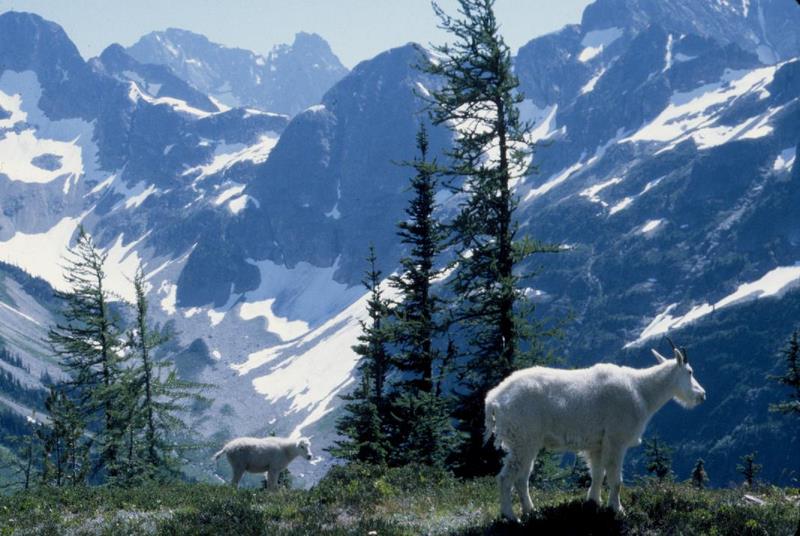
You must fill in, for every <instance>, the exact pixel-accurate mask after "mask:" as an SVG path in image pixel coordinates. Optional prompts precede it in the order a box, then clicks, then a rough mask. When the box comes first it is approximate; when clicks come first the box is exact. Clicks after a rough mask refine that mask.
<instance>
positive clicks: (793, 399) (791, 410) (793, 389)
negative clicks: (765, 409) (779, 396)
mask: <svg viewBox="0 0 800 536" xmlns="http://www.w3.org/2000/svg"><path fill="white" fill-rule="evenodd" d="M783 356H784V358H785V359H786V371H785V372H784V373H783V374H781V375H780V376H771V378H772V379H774V380H775V381H777V382H778V383H780V384H782V385H783V386H785V387H787V388H788V389H789V393H788V394H787V398H788V400H785V401H783V402H778V403H776V404H770V406H769V409H770V411H777V412H778V413H784V414H786V415H794V416H796V417H798V418H800V333H798V331H797V330H795V331H794V332H793V333H792V336H791V338H790V339H789V344H788V345H787V346H786V349H784V350H783Z"/></svg>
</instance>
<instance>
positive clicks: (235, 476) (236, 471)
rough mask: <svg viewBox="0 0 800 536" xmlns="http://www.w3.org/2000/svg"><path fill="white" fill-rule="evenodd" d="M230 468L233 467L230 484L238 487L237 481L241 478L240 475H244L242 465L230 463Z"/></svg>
mask: <svg viewBox="0 0 800 536" xmlns="http://www.w3.org/2000/svg"><path fill="white" fill-rule="evenodd" d="M231 469H233V478H232V479H231V486H233V487H234V488H238V487H239V481H240V480H241V479H242V475H244V467H240V466H239V465H233V464H231Z"/></svg>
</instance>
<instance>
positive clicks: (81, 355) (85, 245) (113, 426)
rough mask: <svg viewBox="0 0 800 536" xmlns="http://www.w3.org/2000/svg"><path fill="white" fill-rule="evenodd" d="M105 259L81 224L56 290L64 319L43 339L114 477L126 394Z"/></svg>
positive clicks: (104, 466)
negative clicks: (61, 283)
mask: <svg viewBox="0 0 800 536" xmlns="http://www.w3.org/2000/svg"><path fill="white" fill-rule="evenodd" d="M105 260H106V255H105V254H103V253H102V252H101V251H100V250H99V249H98V248H97V247H96V246H95V244H94V241H93V240H92V238H91V237H90V236H89V235H88V234H87V233H86V232H85V231H84V229H83V227H81V228H80V230H79V234H78V240H77V243H76V244H75V246H74V247H73V248H72V249H71V250H70V251H69V253H68V256H67V258H66V266H65V270H64V278H65V280H66V283H67V285H68V286H69V287H70V290H69V291H67V292H57V295H58V296H59V297H60V298H61V299H62V300H63V302H64V309H63V311H62V316H63V318H64V322H63V323H59V324H57V325H56V326H55V327H54V328H52V329H51V330H50V332H49V335H48V339H49V342H50V344H51V346H52V347H53V349H54V351H55V352H56V354H57V355H58V356H59V357H60V359H61V365H62V368H63V369H64V370H65V372H67V373H68V374H69V375H70V380H69V381H68V382H67V385H66V386H67V387H68V388H69V389H70V390H71V391H72V392H74V394H75V395H76V396H77V400H76V403H77V405H78V406H79V407H80V409H81V411H82V417H83V418H84V419H86V420H87V421H88V422H89V423H92V426H91V428H92V430H93V431H94V432H95V439H96V440H95V443H96V445H97V448H98V449H99V453H98V454H99V460H98V468H99V469H103V470H105V471H106V473H107V474H108V476H110V477H112V478H114V477H115V476H116V475H117V474H118V473H119V462H120V451H121V448H122V445H123V441H124V437H123V436H124V430H125V425H124V422H122V421H123V420H122V418H121V415H122V413H121V411H122V410H123V409H124V408H122V407H121V405H120V401H121V400H125V397H123V396H120V395H121V394H123V391H124V383H123V382H122V381H121V378H122V370H123V364H122V361H123V360H122V358H121V356H120V350H121V348H122V343H121V340H120V332H121V330H120V327H119V319H118V317H117V316H116V315H115V314H114V313H113V311H112V309H111V307H110V298H111V296H110V294H109V291H108V290H107V289H106V288H105V286H104V284H105V281H106V276H105V272H104V269H103V265H104V263H105ZM97 417H99V419H97ZM94 420H97V421H99V422H97V423H94V422H93V421H94ZM95 424H96V425H95Z"/></svg>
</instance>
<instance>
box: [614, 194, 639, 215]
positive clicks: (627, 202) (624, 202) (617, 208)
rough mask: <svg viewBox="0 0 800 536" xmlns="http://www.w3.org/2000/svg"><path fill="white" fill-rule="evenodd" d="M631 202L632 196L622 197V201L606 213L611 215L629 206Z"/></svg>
mask: <svg viewBox="0 0 800 536" xmlns="http://www.w3.org/2000/svg"><path fill="white" fill-rule="evenodd" d="M631 203H633V197H630V196H628V197H626V198H625V199H623V200H622V201H620V202H619V203H617V204H616V205H614V206H613V207H611V210H609V211H608V215H609V216H613V215H614V214H616V213H617V212H620V211H622V210H625V209H626V208H628V207H629V206H631Z"/></svg>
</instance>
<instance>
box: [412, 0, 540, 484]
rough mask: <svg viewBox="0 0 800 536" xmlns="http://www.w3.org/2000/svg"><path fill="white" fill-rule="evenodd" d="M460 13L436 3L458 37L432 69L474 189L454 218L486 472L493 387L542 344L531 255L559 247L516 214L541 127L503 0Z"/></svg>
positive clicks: (468, 397)
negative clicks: (488, 400)
mask: <svg viewBox="0 0 800 536" xmlns="http://www.w3.org/2000/svg"><path fill="white" fill-rule="evenodd" d="M458 3H459V8H460V9H459V14H460V17H451V16H450V15H448V14H446V13H445V12H444V11H443V10H442V9H441V8H440V7H439V6H438V5H437V4H435V3H434V10H435V12H436V15H437V16H438V17H439V19H440V27H441V28H443V29H444V30H446V31H447V32H448V33H450V34H451V35H452V37H453V43H452V44H447V45H443V46H439V47H436V52H437V53H438V54H437V58H436V61H431V62H427V63H426V64H425V65H424V66H423V69H424V70H425V71H426V72H428V73H430V74H432V75H435V76H437V77H438V78H440V79H441V80H442V82H443V85H442V87H441V89H439V90H436V91H433V92H432V93H431V97H430V100H431V102H430V104H431V107H430V110H431V114H432V118H433V121H434V123H435V124H444V125H447V126H448V127H449V128H451V129H453V130H454V131H455V143H454V148H453V149H452V150H451V151H450V152H449V157H450V161H451V162H452V165H451V166H450V167H449V169H448V171H447V174H448V175H450V176H451V181H450V186H451V188H453V189H454V190H455V191H457V192H459V193H462V194H463V195H464V201H463V202H462V204H461V210H460V212H459V214H458V215H457V217H456V218H455V221H454V222H453V225H452V227H453V231H454V242H455V244H456V247H457V254H458V269H457V270H456V274H455V277H454V278H453V279H452V281H453V284H452V289H453V291H454V294H455V295H456V296H457V298H459V299H460V308H459V309H460V311H459V316H458V319H459V320H460V327H461V328H463V329H464V331H465V333H466V334H467V339H468V342H469V347H468V355H467V356H466V359H463V360H462V363H463V364H464V365H465V366H464V367H463V369H462V374H461V376H462V377H461V387H462V393H461V394H462V396H461V400H460V403H459V408H458V411H457V417H458V418H459V419H460V428H461V429H462V430H463V431H464V432H465V433H466V434H467V441H466V443H465V445H464V448H463V449H462V450H463V452H461V453H460V454H459V458H460V459H461V460H463V462H464V469H465V472H467V473H471V474H475V473H477V474H484V473H487V472H494V471H496V469H497V468H498V467H499V454H498V452H497V451H496V450H495V449H494V448H493V447H490V446H484V444H483V437H482V436H483V430H482V428H483V400H484V398H485V395H486V392H487V391H488V390H489V389H491V388H492V387H494V386H495V385H497V383H499V382H500V381H501V380H502V379H503V378H505V377H506V376H507V375H508V374H510V373H511V372H512V371H513V370H514V369H515V368H518V367H519V366H522V365H524V364H528V362H526V359H524V357H525V356H526V353H527V350H530V349H531V348H534V349H535V348H537V345H536V343H535V341H531V340H526V338H530V337H532V336H533V333H531V332H530V331H529V330H527V329H526V328H525V327H524V326H525V325H526V321H525V317H527V316H528V315H529V314H530V313H531V311H530V310H529V308H528V307H527V306H524V305H523V304H524V303H525V296H524V293H523V291H522V289H521V288H520V287H521V285H520V279H521V278H520V275H519V274H518V273H517V271H515V267H517V266H518V265H519V264H520V263H521V262H522V261H524V260H525V259H526V258H528V257H529V256H530V255H531V254H533V253H535V252H537V251H552V250H553V248H548V247H544V246H542V245H540V244H537V243H535V242H533V241H531V240H529V239H518V236H517V235H518V225H517V223H516V221H515V219H514V214H515V211H516V209H517V206H518V199H517V197H516V196H515V195H514V193H513V192H512V186H513V184H514V183H515V181H517V180H520V179H521V178H522V177H523V176H524V175H526V174H527V173H528V172H529V170H530V168H531V165H530V160H531V157H532V153H533V146H532V144H531V143H530V135H529V134H530V128H531V125H530V124H529V123H526V122H524V121H522V120H521V119H520V114H519V110H518V105H519V103H521V102H522V100H523V96H522V94H520V93H519V92H518V91H517V87H518V86H519V81H518V80H517V78H516V76H515V75H514V73H513V68H512V62H511V51H510V49H509V47H508V46H507V45H506V44H505V42H504V40H503V38H502V36H501V35H500V28H499V25H498V23H497V19H496V18H495V15H494V9H493V6H494V0H459V2H458Z"/></svg>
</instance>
